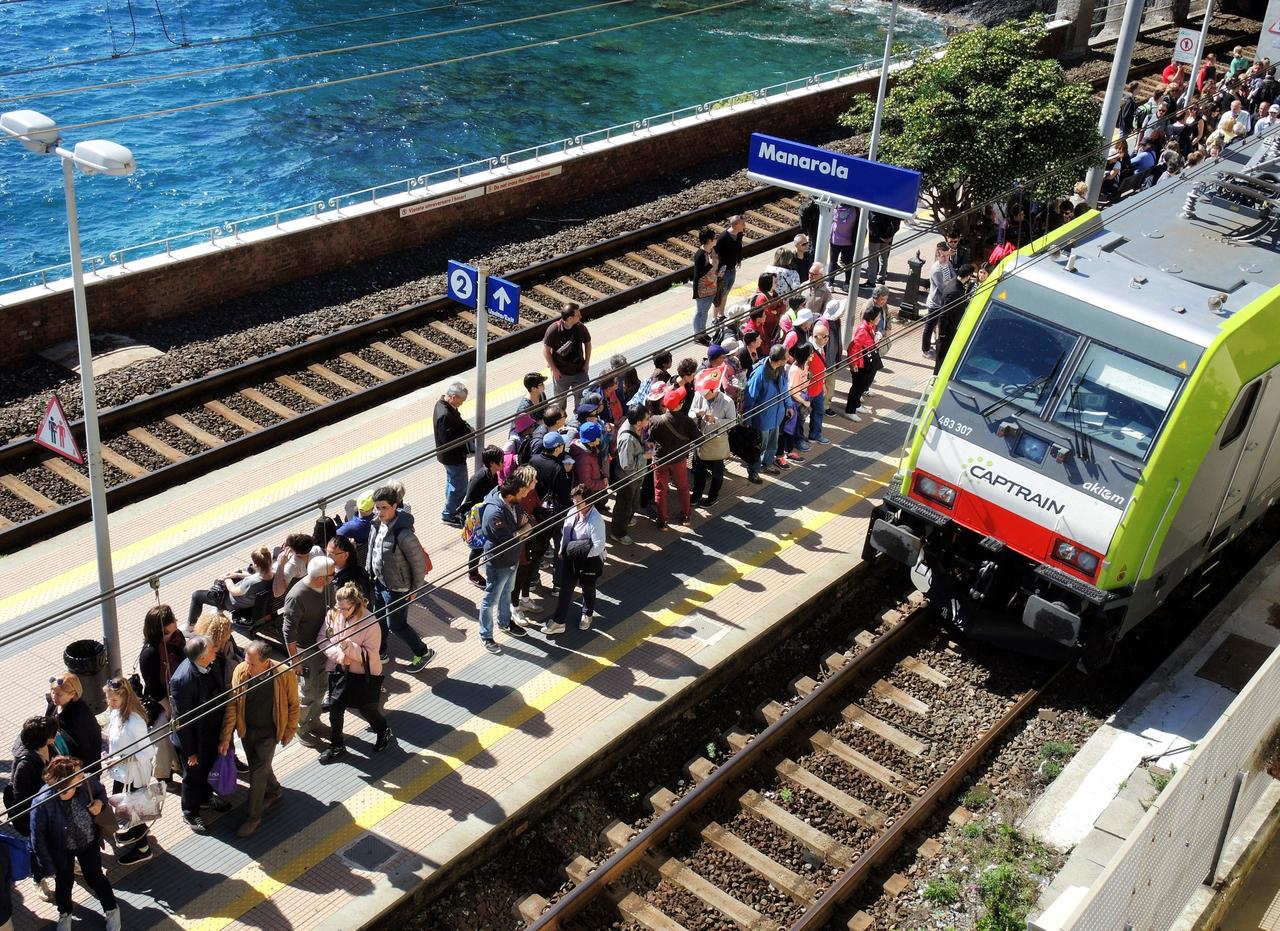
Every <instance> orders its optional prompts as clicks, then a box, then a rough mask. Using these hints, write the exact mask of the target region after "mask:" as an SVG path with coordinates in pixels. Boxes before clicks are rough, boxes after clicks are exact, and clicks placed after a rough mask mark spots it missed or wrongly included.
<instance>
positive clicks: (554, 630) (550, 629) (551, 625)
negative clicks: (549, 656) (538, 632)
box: [542, 621, 564, 637]
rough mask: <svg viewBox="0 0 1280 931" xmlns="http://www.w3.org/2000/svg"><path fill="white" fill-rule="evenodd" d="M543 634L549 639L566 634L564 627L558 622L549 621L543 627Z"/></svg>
mask: <svg viewBox="0 0 1280 931" xmlns="http://www.w3.org/2000/svg"><path fill="white" fill-rule="evenodd" d="M542 632H543V633H544V634H546V635H547V636H548V637H554V636H556V635H557V634H562V633H564V625H563V624H561V623H559V622H558V621H547V623H545V624H543V625H542Z"/></svg>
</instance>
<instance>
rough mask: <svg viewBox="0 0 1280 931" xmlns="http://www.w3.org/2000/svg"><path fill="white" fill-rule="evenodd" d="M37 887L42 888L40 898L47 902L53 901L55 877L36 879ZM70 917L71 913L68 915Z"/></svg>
mask: <svg viewBox="0 0 1280 931" xmlns="http://www.w3.org/2000/svg"><path fill="white" fill-rule="evenodd" d="M36 888H37V889H39V890H40V898H42V899H44V900H45V901H46V902H52V901H53V877H52V876H46V877H45V878H44V879H40V880H37V881H36ZM67 917H68V919H70V917H71V916H70V915H68V916H67Z"/></svg>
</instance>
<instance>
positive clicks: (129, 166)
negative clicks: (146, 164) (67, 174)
mask: <svg viewBox="0 0 1280 931" xmlns="http://www.w3.org/2000/svg"><path fill="white" fill-rule="evenodd" d="M74 152H75V160H76V164H77V165H79V166H80V169H81V170H82V171H83V172H84V173H85V174H87V175H131V174H133V172H134V169H136V168H137V167H138V165H137V163H136V162H135V161H134V160H133V153H132V152H130V151H129V150H128V149H126V148H125V147H124V146H122V145H120V144H119V143H116V142H111V141H109V140H107V139H90V140H88V141H87V142H77V143H76V147H75V149H74Z"/></svg>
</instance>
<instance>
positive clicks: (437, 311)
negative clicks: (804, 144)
mask: <svg viewBox="0 0 1280 931" xmlns="http://www.w3.org/2000/svg"><path fill="white" fill-rule="evenodd" d="M786 196H790V192H784V191H780V190H779V189H778V188H773V187H768V186H766V187H761V188H757V189H755V190H752V191H748V192H746V193H743V194H737V195H734V196H733V197H729V198H726V199H724V200H721V201H717V202H716V203H714V204H709V205H707V206H704V207H699V208H698V209H696V210H692V211H688V212H686V213H683V214H680V215H678V216H675V217H670V218H668V219H666V220H660V221H658V222H656V223H651V224H648V225H646V226H643V227H639V228H637V229H635V230H631V231H629V232H627V233H623V234H620V235H618V236H614V237H611V238H610V239H606V240H603V241H602V242H598V243H595V244H593V245H590V246H584V247H582V248H580V249H576V250H573V251H572V252H568V253H566V254H564V255H561V256H556V257H554V258H551V259H546V260H543V261H541V262H537V263H535V264H533V265H530V266H527V267H526V268H523V269H520V270H518V271H515V272H511V273H509V274H507V275H506V276H505V277H507V278H510V279H511V280H514V281H516V282H517V283H521V284H523V283H526V282H531V281H540V280H542V279H545V278H548V277H554V276H558V275H561V274H563V273H565V272H566V271H571V270H574V269H577V268H581V267H583V266H589V265H590V264H591V263H592V262H593V261H597V260H600V259H603V258H606V257H612V256H616V255H620V254H625V253H626V252H627V251H630V250H635V249H639V248H643V247H644V246H645V245H647V244H648V243H651V242H653V241H655V240H658V241H661V240H662V239H664V238H666V237H668V236H670V235H671V234H672V233H676V232H684V231H686V230H687V229H688V228H689V227H690V226H696V225H698V224H699V223H702V222H704V221H709V220H712V219H723V218H724V217H725V216H728V215H730V214H734V213H742V212H745V211H747V210H749V209H752V208H753V207H758V206H762V205H765V204H768V203H769V202H770V201H772V200H775V199H778V198H780V197H786ZM797 228H798V227H795V226H790V227H787V228H785V229H783V230H780V231H778V232H775V233H771V234H769V235H766V236H763V237H760V238H758V239H755V240H752V241H750V242H749V243H745V244H744V253H745V254H747V255H758V254H760V253H761V252H765V251H768V250H769V249H773V248H776V247H777V246H779V245H781V244H783V243H785V242H787V241H789V240H790V238H791V237H792V236H793V235H794V233H795V230H796V229H797ZM692 268H693V264H692V260H690V263H689V265H688V266H684V267H680V268H676V269H673V270H672V271H670V272H668V273H667V274H665V275H658V276H656V277H654V278H651V279H649V280H648V281H645V282H642V283H640V284H637V285H634V286H632V287H629V288H625V289H623V290H621V291H618V292H616V293H614V294H611V295H608V296H606V297H604V298H601V299H599V300H596V301H590V302H583V312H584V316H585V317H587V318H588V319H594V318H598V317H600V316H602V315H604V314H606V313H610V312H612V311H615V310H618V309H620V308H622V307H626V306H628V305H630V304H633V303H635V302H637V301H640V300H643V299H645V298H647V297H651V296H653V295H656V294H661V293H663V292H664V291H666V290H667V289H668V288H670V287H671V286H672V285H674V284H677V283H679V282H681V281H683V280H686V279H688V278H689V277H690V276H691V275H692ZM454 309H455V305H454V303H453V302H452V301H450V300H449V299H448V298H446V297H443V296H437V297H433V298H428V299H427V300H425V301H422V302H419V303H417V304H411V305H408V306H406V307H402V308H400V309H399V310H396V311H393V312H392V313H389V314H385V315H383V316H380V317H376V318H374V319H371V320H367V321H364V322H361V323H358V324H354V325H352V326H349V327H345V328H343V329H341V330H338V331H336V332H334V333H330V334H327V335H325V336H322V337H319V338H316V339H312V340H308V341H306V342H303V343H300V344H298V345H296V346H290V347H288V348H285V349H281V350H279V351H277V352H274V353H272V354H270V355H267V356H262V357H260V358H257V359H251V360H249V361H247V362H243V363H241V364H239V365H236V366H233V367H231V368H228V369H223V370H221V371H218V372H214V373H211V374H210V375H208V376H205V377H203V378H198V379H194V380H192V381H189V382H186V383H184V384H181V385H177V386H175V387H173V388H169V389H167V390H165V391H161V392H159V393H157V394H154V395H150V396H148V397H145V398H139V399H137V400H135V401H130V402H128V403H127V404H121V405H117V406H116V407H113V408H110V409H108V410H106V411H104V412H102V414H101V415H100V418H99V422H100V424H101V426H102V428H103V429H104V431H109V430H112V429H114V428H119V427H123V426H126V425H133V424H140V423H146V422H147V421H148V420H153V419H155V418H156V417H158V416H162V415H163V414H167V413H171V412H175V411H181V410H183V409H185V408H189V407H191V406H193V405H196V404H199V403H201V402H203V401H206V400H211V399H216V398H217V397H219V396H220V395H221V394H224V393H228V392H233V391H235V390H236V388H237V386H240V387H251V386H252V385H253V384H254V383H256V382H260V381H261V380H263V379H264V378H267V379H268V380H269V378H270V376H271V375H273V374H277V373H281V372H288V371H290V370H292V369H294V368H297V367H299V366H300V365H301V364H303V363H308V362H311V361H315V360H317V359H323V358H326V357H329V356H332V355H334V354H335V353H337V352H339V351H341V350H344V349H346V348H348V347H350V346H353V345H358V344H360V343H362V342H365V341H367V340H369V339H371V338H373V337H374V336H376V335H378V334H384V333H386V332H387V331H388V330H393V329H396V328H400V329H404V328H408V327H411V326H413V325H414V324H415V323H417V322H418V321H421V320H424V319H432V318H434V317H435V316H442V315H446V314H449V313H450V312H452V311H453V310H454ZM548 322H549V321H547V320H542V319H538V320H534V321H532V322H530V323H528V324H526V325H524V326H522V327H520V328H519V329H517V330H514V331H512V332H510V333H507V334H506V335H504V336H501V337H499V338H498V339H492V340H490V341H489V358H490V359H493V358H496V357H498V356H502V355H506V354H508V353H511V352H514V351H516V350H518V349H522V348H524V347H526V346H530V345H532V344H534V343H536V342H538V341H539V340H540V339H541V338H542V332H543V330H544V328H545V326H546V324H547V323H548ZM473 359H474V356H473V352H472V351H471V350H467V351H463V352H461V353H455V354H454V355H452V356H450V357H448V358H445V359H441V360H439V361H437V362H432V363H428V364H426V365H424V366H423V367H422V368H420V369H415V370H414V371H412V372H408V373H406V374H404V375H399V376H396V377H395V378H392V379H390V380H388V381H384V382H380V383H378V384H376V385H372V386H370V387H368V388H365V389H363V390H362V391H358V392H355V393H353V394H349V395H346V396H344V397H341V398H337V399H335V400H333V401H330V402H329V403H328V404H323V405H319V406H317V407H314V408H312V409H310V410H308V411H305V412H302V413H299V414H298V416H296V417H292V418H289V419H287V420H283V421H281V422H280V423H277V424H274V425H271V426H264V427H262V428H261V429H259V430H255V431H253V432H251V433H246V434H244V435H243V436H240V437H238V438H236V439H234V440H228V441H227V442H226V443H224V444H222V445H220V446H215V447H213V448H211V449H206V450H204V451H202V452H199V453H196V454H195V455H192V456H187V457H186V458H184V459H182V460H180V461H178V462H174V463H171V464H169V465H167V466H164V467H163V468H160V469H156V470H154V471H151V472H148V473H147V474H146V475H142V476H139V477H137V478H134V479H130V480H129V481H126V482H121V483H120V484H118V485H115V486H113V487H111V488H109V489H108V490H107V503H108V505H109V506H110V507H112V508H117V507H121V506H123V505H125V504H129V503H131V502H134V501H138V500H140V499H142V498H145V497H147V496H149V495H152V494H156V493H158V492H160V491H162V490H165V489H167V488H171V487H173V486H175V485H178V484H181V483H183V482H186V481H190V480H191V479H194V478H197V477H199V476H201V475H205V474H208V472H209V471H211V470H213V469H216V468H219V467H221V466H223V465H226V464H228V463H231V462H236V461H239V460H241V459H244V458H246V457H248V456H251V455H253V454H255V453H257V452H260V451H262V450H264V449H267V448H270V447H271V446H274V445H277V444H279V443H282V442H284V441H286V440H289V439H294V438H296V437H298V436H301V435H303V434H305V433H308V432H311V431H313V430H316V429H318V428H320V427H323V426H326V425H328V424H331V423H333V422H335V421H338V420H341V419H343V418H345V417H350V416H353V415H355V414H358V413H361V412H363V411H365V410H368V409H370V408H371V407H374V406H376V405H377V404H381V403H384V402H386V401H389V400H392V399H394V398H396V397H399V396H401V395H403V394H404V393H406V392H409V391H413V390H415V389H417V388H420V387H422V386H424V385H429V384H432V383H433V382H437V381H442V380H444V379H448V378H451V377H453V376H456V375H460V374H462V373H463V372H466V371H469V370H470V368H471V367H472V364H473ZM72 429H73V430H74V431H76V433H77V435H78V436H79V437H81V441H83V440H82V438H83V420H76V421H74V422H73V423H72ZM44 456H47V453H45V451H44V450H43V448H42V447H40V446H39V445H38V444H36V443H35V441H34V440H32V439H30V438H28V439H23V440H18V441H15V442H12V443H9V444H7V445H6V446H4V447H0V471H6V472H12V471H15V466H17V465H19V464H23V463H25V462H27V461H28V460H31V459H32V457H44ZM88 516H89V500H88V498H82V499H80V500H77V501H74V502H71V503H70V504H65V505H62V506H61V507H59V508H57V509H55V510H51V511H48V512H46V513H44V514H41V515H40V516H38V517H33V518H31V519H30V520H27V521H22V522H21V523H15V524H14V525H13V526H11V527H7V528H5V529H4V530H2V531H0V553H8V552H13V551H15V550H17V549H19V548H21V547H23V546H26V545H29V544H30V543H32V542H35V541H37V540H40V539H45V538H47V537H48V536H49V535H51V534H54V533H57V532H60V531H62V530H65V529H67V528H69V527H72V526H75V525H76V524H79V523H82V522H84V521H85V520H87V519H88Z"/></svg>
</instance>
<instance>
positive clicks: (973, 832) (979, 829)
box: [960, 821, 984, 840]
mask: <svg viewBox="0 0 1280 931" xmlns="http://www.w3.org/2000/svg"><path fill="white" fill-rule="evenodd" d="M983 830H984V826H983V823H982V822H981V821H970V822H969V823H968V824H966V825H965V826H964V827H962V828H961V829H960V836H961V837H965V838H967V839H969V840H974V839H975V838H978V837H981V836H982V834H983Z"/></svg>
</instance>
